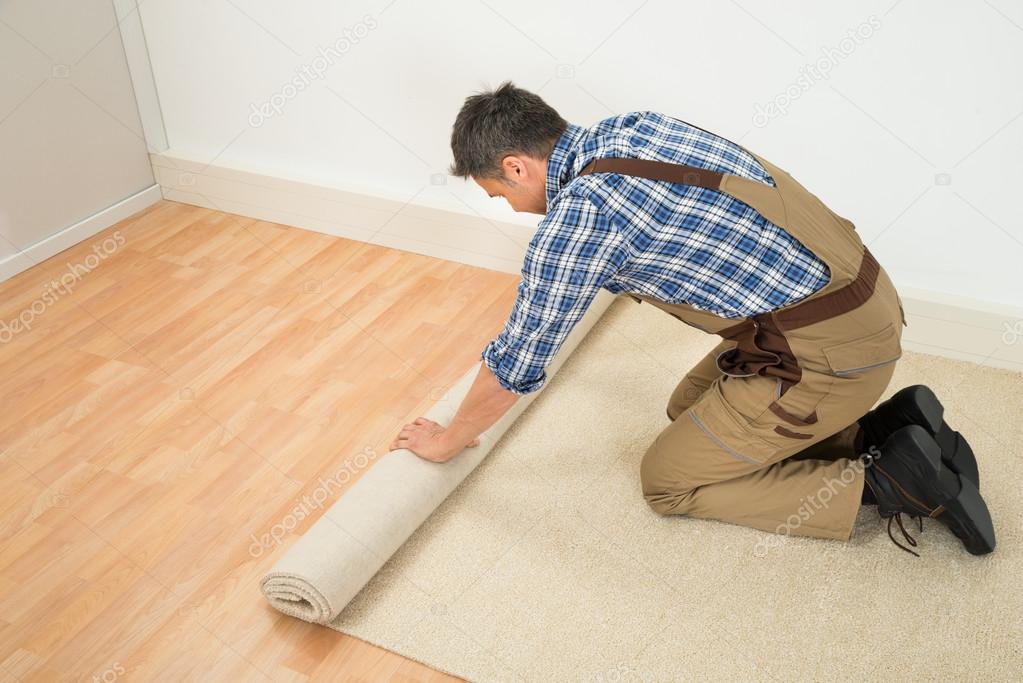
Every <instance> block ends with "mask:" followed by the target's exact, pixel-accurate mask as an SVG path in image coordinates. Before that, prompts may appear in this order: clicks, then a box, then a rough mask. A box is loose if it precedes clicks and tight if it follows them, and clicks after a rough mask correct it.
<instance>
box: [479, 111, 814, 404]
mask: <svg viewBox="0 0 1023 683" xmlns="http://www.w3.org/2000/svg"><path fill="white" fill-rule="evenodd" d="M605 156H616V157H633V158H640V159H655V160H658V161H667V162H672V163H679V164H687V165H689V166H697V167H700V168H706V169H711V170H714V171H718V172H722V173H730V174H733V175H738V176H742V177H745V178H750V179H753V180H757V181H759V182H762V183H767V184H769V185H774V180H773V179H772V178H771V177H770V176H769V175H768V174H767V172H766V170H765V169H764V168H763V167H762V166H761V165H760V164H759V163H758V162H757V161H756V160H755V159H754V158H753V157H752V156H751V155H750V154H749V153H748V152H746V151H745V150H744V149H743V148H742V147H740V146H738V145H736V144H735V143H732V142H729V141H728V140H725V139H723V138H720V137H718V136H716V135H713V134H712V133H708V132H707V131H704V130H702V129H700V128H696V127H694V126H691V125H689V124H687V123H685V122H683V121H679V120H677V119H673V118H670V117H668V116H665V115H663V114H657V113H654V112H632V113H629V114H624V115H622V116H617V117H614V118H609V119H605V120H603V121H601V122H599V123H597V125H595V126H593V127H592V128H588V129H587V128H583V127H581V126H577V125H570V126H569V128H568V130H567V131H566V132H565V133H564V134H563V135H562V136H561V137H560V138H559V139H558V141H557V143H556V144H555V146H554V149H553V150H552V151H551V155H550V158H549V159H548V162H547V215H546V216H545V217H544V218H543V220H542V221H541V222H540V225H539V227H538V228H537V230H536V233H535V234H534V235H533V237H532V239H531V240H530V241H529V245H528V247H527V248H526V255H525V259H524V261H523V266H522V271H521V272H522V280H521V282H520V283H519V288H518V297H517V299H516V301H515V305H514V308H513V309H512V312H511V315H510V316H509V318H508V321H507V323H506V324H505V327H504V330H503V331H502V332H501V333H500V335H498V337H497V338H496V339H494V340H493V341H491V342H490V344H488V345H487V347H486V348H485V349H484V350H483V352H482V354H481V358H482V360H483V362H484V363H485V364H486V365H487V367H488V368H490V370H491V371H492V372H493V373H494V375H495V376H496V377H497V380H498V382H500V384H501V386H503V387H504V388H505V389H508V390H509V391H512V392H514V393H517V394H527V393H530V392H533V391H536V390H538V389H540V388H541V387H542V386H543V385H544V383H545V382H546V380H547V377H546V374H545V372H544V369H545V368H546V366H547V365H548V363H550V361H551V360H552V359H553V358H554V355H555V354H556V353H557V351H558V349H559V348H561V345H562V343H563V342H564V341H565V338H566V337H567V336H568V334H569V332H571V330H572V327H573V326H574V325H575V324H576V323H577V322H578V321H579V319H580V318H582V316H583V314H584V313H585V312H586V309H587V308H588V307H589V305H590V303H591V302H592V301H593V298H594V297H595V296H596V294H597V292H598V291H599V290H600V289H601V288H604V289H606V290H608V291H610V292H613V293H616V294H617V293H620V292H635V293H640V294H646V295H648V296H651V297H653V298H655V299H658V300H661V301H665V302H668V303H680V304H688V305H690V306H693V307H695V308H698V309H700V310H704V311H709V312H711V313H714V314H717V315H720V316H722V317H725V318H742V317H745V316H753V315H756V314H758V313H764V312H767V311H771V310H774V309H776V308H780V307H782V306H785V305H788V304H791V303H794V302H796V301H798V300H800V299H802V298H805V297H807V296H809V295H810V294H812V293H813V292H815V291H817V290H819V289H820V288H821V287H823V286H824V285H825V284H827V282H828V279H829V278H830V272H829V270H828V267H827V265H826V264H825V263H824V262H822V261H820V260H819V259H818V258H817V257H816V256H814V254H813V253H812V252H810V251H809V250H808V249H806V247H804V246H803V245H802V244H801V243H800V242H798V241H797V240H796V239H795V238H793V237H792V236H791V235H789V234H788V233H787V232H785V231H784V230H783V229H781V228H780V227H778V226H777V225H775V224H773V223H771V222H769V221H768V220H767V219H765V218H764V217H763V216H761V215H760V214H759V213H758V212H757V211H755V210H753V209H752V208H750V207H749V206H748V205H746V204H744V203H743V202H741V201H739V200H737V199H734V198H732V197H730V196H729V195H726V194H724V193H721V192H719V191H717V190H712V189H708V188H702V187H696V186H690V185H679V184H673V183H668V182H663V181H653V180H648V179H646V178H638V177H633V176H624V175H619V174H614V173H594V174H590V175H585V176H582V177H577V174H578V173H579V171H580V170H582V168H583V167H584V166H586V165H587V164H588V163H589V162H590V161H591V160H592V159H593V158H595V157H605Z"/></svg>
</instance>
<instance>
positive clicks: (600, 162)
mask: <svg viewBox="0 0 1023 683" xmlns="http://www.w3.org/2000/svg"><path fill="white" fill-rule="evenodd" d="M589 173H620V174H621V175H631V176H637V177H640V178H648V179H650V180H664V181H667V182H669V183H680V184H682V185H697V186H699V187H709V188H710V189H712V190H716V189H718V188H719V187H720V186H721V179H722V177H723V176H724V174H723V173H718V172H717V171H711V170H708V169H706V168H697V167H696V166H686V165H684V164H671V163H668V162H666V161H653V160H650V159H629V158H626V157H603V158H599V159H594V160H593V161H591V162H590V163H589V164H587V165H586V167H585V168H583V170H581V171H579V175H587V174H589Z"/></svg>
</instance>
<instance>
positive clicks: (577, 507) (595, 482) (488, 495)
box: [331, 299, 1023, 682]
mask: <svg viewBox="0 0 1023 683" xmlns="http://www.w3.org/2000/svg"><path fill="white" fill-rule="evenodd" d="M713 341H714V339H713V338H711V337H708V336H706V335H703V334H702V333H700V332H698V331H696V330H693V329H692V328H689V327H687V326H685V325H683V324H682V323H680V322H678V321H676V320H674V319H673V318H671V317H670V316H667V315H665V314H664V313H662V312H660V311H658V310H657V309H655V308H653V307H651V306H647V305H637V304H635V303H633V302H631V301H627V300H624V299H620V300H618V301H616V302H615V303H614V304H613V305H612V307H611V308H610V309H609V310H608V312H607V313H605V315H604V317H603V318H602V319H601V320H600V321H599V322H598V323H597V325H596V326H595V327H594V328H593V330H592V332H591V333H590V335H589V336H588V337H587V338H586V339H585V340H584V341H583V342H582V344H581V345H580V346H579V348H578V349H577V350H576V352H575V354H574V355H572V356H571V357H570V358H569V359H568V360H567V361H566V363H565V365H564V367H563V368H562V370H561V372H560V373H559V374H558V375H557V376H556V377H554V378H553V379H552V380H551V384H550V386H549V387H548V388H547V389H546V390H545V392H544V394H543V395H541V396H539V397H538V398H537V400H536V401H535V402H534V403H533V404H532V405H531V406H530V407H529V408H528V409H527V410H526V412H525V413H524V414H523V415H522V417H521V418H520V419H519V420H518V421H517V422H516V423H515V424H514V425H513V426H512V428H511V429H510V430H509V431H508V433H506V434H505V436H504V438H503V439H502V440H501V442H500V443H499V444H498V445H497V446H496V448H495V449H494V450H493V452H492V453H491V454H490V455H489V456H488V457H487V459H486V460H485V461H484V462H483V463H482V464H480V466H479V467H478V468H477V469H476V470H475V471H474V472H473V473H472V474H471V475H470V476H469V477H468V478H467V479H466V480H465V481H464V482H463V484H462V485H461V486H460V487H459V488H458V489H457V490H456V491H455V492H454V493H453V494H452V495H451V497H450V498H448V500H446V501H445V502H444V503H443V504H442V505H441V507H440V508H439V509H438V510H437V511H436V513H434V515H433V516H432V517H431V518H430V519H429V520H428V521H427V522H426V523H425V524H424V525H423V526H422V527H421V528H420V529H419V530H418V531H417V532H416V534H415V535H414V536H413V537H412V539H411V540H410V541H409V542H408V543H407V544H406V545H405V546H403V547H402V549H401V550H399V551H398V553H397V554H396V555H394V557H392V558H391V560H390V561H388V562H387V564H386V565H385V566H384V567H383V569H382V570H381V571H380V573H379V574H378V575H377V576H376V577H375V578H374V579H373V580H372V581H371V582H370V583H369V584H368V585H367V586H366V588H365V589H364V590H363V591H362V592H361V593H359V595H358V596H357V597H356V598H355V600H354V601H353V602H352V603H351V604H350V605H349V607H348V608H347V609H346V610H345V611H344V612H342V614H341V616H340V617H339V618H338V619H337V620H336V621H335V622H334V623H333V624H331V626H332V627H334V628H336V629H338V630H340V631H344V632H345V633H349V634H352V635H354V636H356V637H359V638H362V639H364V640H367V641H370V642H373V643H376V644H378V645H380V646H382V647H385V648H388V649H390V650H393V651H396V652H398V653H400V654H402V655H404V656H406V657H409V658H412V659H416V660H419V661H422V662H425V663H427V664H429V665H431V666H433V667H435V668H438V669H440V670H442V671H446V672H449V673H453V674H455V675H458V676H462V677H464V678H467V679H470V680H474V681H602V682H611V681H681V680H735V681H747V680H768V681H772V680H773V681H792V680H828V679H840V680H913V681H921V680H928V681H930V680H943V681H944V680H988V681H991V680H996V681H1003V680H1019V676H1020V671H1021V669H1023V646H1021V636H1023V598H1021V592H1020V577H1021V571H1023V561H1021V559H1023V550H1021V547H1020V539H1021V533H1020V518H1021V514H1020V510H1021V509H1023V506H1021V502H1023V501H1021V496H1020V493H1019V491H1020V487H1021V484H1023V459H1021V455H1023V448H1021V447H1020V446H1019V443H1020V441H1021V439H1023V381H1021V380H1023V376H1021V375H1019V374H1016V373H1012V372H1009V371H1005V370H997V369H991V368H986V367H982V366H978V365H974V364H970V363H966V362H960V361H952V360H946V359H941V358H936V357H933V356H926V355H921V354H915V353H911V352H906V353H905V355H904V357H903V360H902V361H901V362H900V364H899V366H898V369H897V371H896V373H895V377H894V379H893V380H892V384H891V386H890V387H889V389H888V392H887V395H890V394H891V393H894V392H895V391H896V390H898V389H899V388H901V387H903V386H906V385H908V384H916V383H924V384H927V385H929V386H931V387H932V388H933V389H934V390H935V392H936V393H937V394H938V396H939V397H940V398H941V399H942V401H943V403H945V406H946V418H947V419H948V421H949V423H950V424H952V425H953V426H954V427H956V428H957V429H959V430H960V431H962V432H963V433H964V434H966V435H967V437H968V438H969V439H970V442H971V443H972V445H973V446H974V449H975V451H976V452H977V454H978V459H979V460H980V472H981V490H982V492H983V493H984V495H985V497H986V499H987V501H988V505H989V506H990V508H991V510H992V514H993V516H994V520H995V529H996V532H997V534H998V547H997V549H996V550H995V552H994V553H993V554H992V555H989V556H987V557H983V558H976V557H973V556H971V555H969V554H967V553H966V552H965V551H964V550H963V549H962V547H961V545H960V543H959V541H958V540H957V539H956V538H955V537H953V536H952V535H951V534H950V533H949V532H948V531H947V530H946V529H945V528H944V527H943V526H942V525H941V524H940V523H938V522H935V521H928V522H925V525H924V532H923V534H918V535H917V536H918V538H919V542H920V545H919V547H918V548H917V549H918V551H919V552H920V553H921V555H922V557H920V558H915V557H913V556H911V555H909V554H907V553H905V552H903V551H901V550H899V549H898V548H896V547H895V546H894V545H892V544H891V542H890V541H889V540H888V537H887V534H886V533H885V531H884V529H883V527H882V524H881V522H880V520H879V519H878V517H877V513H876V510H875V509H874V508H863V509H862V510H861V514H860V517H859V520H858V522H857V528H856V531H855V532H854V534H853V538H852V540H851V542H849V543H841V542H837V541H819V540H813V539H800V538H785V537H779V536H774V535H770V534H764V533H761V532H759V531H755V530H752V529H747V528H743V527H739V526H733V525H728V524H724V523H719V522H712V521H700V520H692V519H686V518H682V517H660V516H658V515H657V514H655V513H654V512H653V511H651V510H650V509H649V508H648V507H647V505H646V503H645V502H644V500H643V498H642V496H641V494H640V491H639V480H638V468H639V461H640V458H641V457H642V455H643V452H644V450H645V449H646V446H647V444H648V443H649V442H650V441H651V440H652V439H653V438H654V437H655V436H656V434H657V433H658V431H659V430H660V429H661V428H662V427H664V426H665V425H666V424H667V417H665V415H664V406H665V403H666V401H667V398H668V396H669V394H670V393H671V390H672V389H673V388H674V386H675V384H676V382H677V381H678V380H679V379H680V378H681V376H682V375H683V374H684V373H685V371H686V370H687V369H688V368H689V367H690V366H692V365H693V364H694V363H695V362H696V361H697V360H698V359H699V358H700V357H701V356H702V355H703V354H704V353H705V352H706V351H707V350H708V349H709V348H710V347H711V346H712V345H713ZM996 342H997V340H994V341H993V343H996ZM769 536H770V537H771V538H772V539H773V540H777V539H781V540H782V541H783V542H782V543H781V544H779V545H773V546H769V547H768V548H767V550H766V552H765V545H764V540H765V538H767V537H769Z"/></svg>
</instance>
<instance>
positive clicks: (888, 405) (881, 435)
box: [858, 384, 980, 489]
mask: <svg viewBox="0 0 1023 683" xmlns="http://www.w3.org/2000/svg"><path fill="white" fill-rule="evenodd" d="M944 413H945V408H944V406H942V405H941V402H940V401H939V400H938V397H937V396H935V395H934V392H933V391H931V390H930V388H928V387H926V386H924V385H923V384H915V385H913V386H911V387H906V388H905V389H900V390H899V391H898V392H896V394H895V395H894V396H892V397H891V398H890V399H888V400H887V401H884V402H882V403H881V404H879V405H878V406H877V407H876V408H874V409H873V410H871V411H870V412H869V413H867V414H866V415H864V416H863V417H861V418H860V419H859V421H858V422H859V425H860V428H861V429H862V430H863V449H864V450H866V449H868V448H869V447H870V446H880V445H881V444H883V443H884V440H885V439H887V438H888V435H889V434H891V433H892V432H894V431H895V430H897V429H899V428H900V427H905V426H906V425H911V424H917V425H920V426H921V427H923V428H924V429H926V430H927V431H928V433H930V435H931V436H933V437H934V440H935V441H937V442H938V446H939V447H940V448H941V460H942V462H943V463H945V466H946V467H948V468H949V469H950V470H952V471H953V472H955V473H956V474H961V475H963V476H964V477H966V478H967V479H969V480H970V481H971V482H973V484H974V486H976V487H977V489H980V475H979V473H978V472H977V458H976V457H975V456H974V455H973V449H972V448H970V444H969V443H967V441H966V439H965V438H963V435H962V434H960V433H959V432H957V431H955V430H953V429H952V428H951V427H949V426H948V423H946V422H945V420H944Z"/></svg>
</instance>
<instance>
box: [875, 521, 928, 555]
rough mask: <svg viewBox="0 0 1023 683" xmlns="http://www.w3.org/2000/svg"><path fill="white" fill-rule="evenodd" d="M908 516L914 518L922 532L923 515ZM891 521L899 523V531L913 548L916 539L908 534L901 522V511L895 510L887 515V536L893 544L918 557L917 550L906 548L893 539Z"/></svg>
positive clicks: (915, 544)
mask: <svg viewBox="0 0 1023 683" xmlns="http://www.w3.org/2000/svg"><path fill="white" fill-rule="evenodd" d="M878 514H880V513H878ZM907 514H908V513H907ZM909 518H910V519H915V520H916V521H917V526H918V528H919V529H920V532H921V533H923V530H924V520H923V517H922V516H920V515H913V514H909ZM892 522H896V523H897V524H898V525H899V531H901V532H902V537H903V538H905V539H906V542H907V543H909V544H910V545H911V546H913V547H914V548H915V547H916V546H917V542H916V539H915V538H913V537H912V536H910V535H909V532H908V531H906V527H905V526H904V525H903V524H902V513H901V512H896V513H895V514H893V515H891V516H890V517H888V538H890V539H892V543H894V544H895V545H897V546H899V547H900V548H902V549H903V550H905V551H906V552H907V553H910V554H912V555H916V556H917V557H920V553H918V552H916V551H914V550H910V549H909V548H907V547H906V546H904V545H902V544H901V543H899V542H898V541H897V540H896V539H895V536H894V535H893V534H892Z"/></svg>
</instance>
